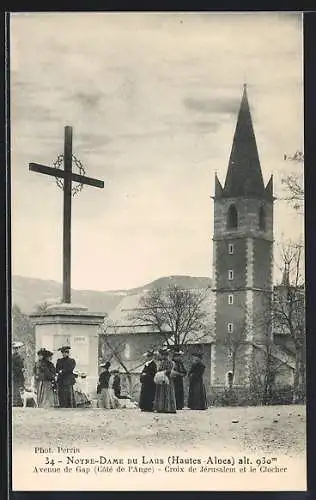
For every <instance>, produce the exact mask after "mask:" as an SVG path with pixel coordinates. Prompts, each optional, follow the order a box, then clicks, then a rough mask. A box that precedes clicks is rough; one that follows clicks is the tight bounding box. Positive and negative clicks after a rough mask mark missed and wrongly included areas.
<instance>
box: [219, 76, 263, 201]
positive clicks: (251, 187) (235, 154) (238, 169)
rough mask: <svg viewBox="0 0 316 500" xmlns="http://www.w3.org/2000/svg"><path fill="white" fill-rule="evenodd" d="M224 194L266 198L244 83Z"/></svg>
mask: <svg viewBox="0 0 316 500" xmlns="http://www.w3.org/2000/svg"><path fill="white" fill-rule="evenodd" d="M223 194H224V196H226V197H237V196H260V197H261V196H262V197H263V196H265V188H264V183H263V177H262V172H261V166H260V161H259V155H258V149H257V144H256V138H255V134H254V130H253V125H252V119H251V114H250V109H249V103H248V97H247V85H246V83H244V89H243V96H242V100H241V104H240V108H239V113H238V119H237V125H236V129H235V135H234V140H233V146H232V150H231V154H230V158H229V164H228V170H227V176H226V181H225V186H224V190H223Z"/></svg>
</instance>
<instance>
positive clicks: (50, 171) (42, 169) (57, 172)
mask: <svg viewBox="0 0 316 500" xmlns="http://www.w3.org/2000/svg"><path fill="white" fill-rule="evenodd" d="M29 170H32V171H33V172H39V173H40V174H46V175H52V176H53V177H62V178H63V179H64V178H65V177H66V175H69V174H67V173H65V171H64V170H61V169H59V168H52V167H47V166H46V165H40V164H39V163H30V164H29ZM71 180H72V181H73V182H79V183H80V184H87V185H88V186H94V187H98V188H104V182H103V181H99V179H93V178H92V177H86V176H85V175H79V174H75V173H73V172H72V173H71Z"/></svg>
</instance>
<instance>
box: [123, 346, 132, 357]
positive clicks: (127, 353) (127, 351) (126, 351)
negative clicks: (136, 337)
mask: <svg viewBox="0 0 316 500" xmlns="http://www.w3.org/2000/svg"><path fill="white" fill-rule="evenodd" d="M124 356H125V358H126V359H129V358H130V356H131V346H130V345H129V344H126V345H125V349H124Z"/></svg>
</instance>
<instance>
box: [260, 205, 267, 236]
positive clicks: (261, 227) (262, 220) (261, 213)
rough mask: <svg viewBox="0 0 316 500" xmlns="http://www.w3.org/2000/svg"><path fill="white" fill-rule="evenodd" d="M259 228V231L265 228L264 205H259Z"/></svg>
mask: <svg viewBox="0 0 316 500" xmlns="http://www.w3.org/2000/svg"><path fill="white" fill-rule="evenodd" d="M259 229H261V231H265V229H266V212H265V209H264V207H260V210H259Z"/></svg>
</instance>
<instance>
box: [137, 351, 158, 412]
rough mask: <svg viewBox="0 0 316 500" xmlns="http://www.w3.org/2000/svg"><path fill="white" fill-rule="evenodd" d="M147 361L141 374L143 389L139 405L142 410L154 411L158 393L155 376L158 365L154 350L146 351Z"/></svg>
mask: <svg viewBox="0 0 316 500" xmlns="http://www.w3.org/2000/svg"><path fill="white" fill-rule="evenodd" d="M145 356H146V358H147V361H146V363H145V365H144V368H143V370H142V372H141V374H140V382H141V391H140V398H139V407H140V409H141V411H153V409H154V408H153V406H154V399H155V394H156V384H155V382H154V378H155V375H156V372H157V365H156V363H155V361H154V359H153V356H154V353H153V351H147V352H146V353H145Z"/></svg>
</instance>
